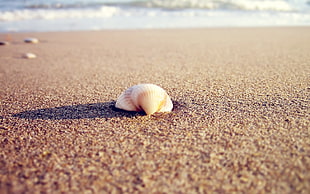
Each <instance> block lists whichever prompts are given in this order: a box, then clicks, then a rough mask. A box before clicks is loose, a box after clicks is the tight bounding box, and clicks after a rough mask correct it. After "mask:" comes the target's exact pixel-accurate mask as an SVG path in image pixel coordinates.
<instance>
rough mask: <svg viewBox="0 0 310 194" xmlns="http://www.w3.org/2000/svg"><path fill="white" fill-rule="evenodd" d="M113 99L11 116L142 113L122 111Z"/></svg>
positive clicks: (61, 117) (83, 116) (79, 116)
mask: <svg viewBox="0 0 310 194" xmlns="http://www.w3.org/2000/svg"><path fill="white" fill-rule="evenodd" d="M114 105H115V101H111V102H103V103H92V104H78V105H71V106H60V107H54V108H44V109H36V110H29V111H24V112H20V113H17V114H14V115H13V117H18V118H23V119H43V120H64V119H86V118H115V117H134V116H139V115H142V114H143V113H137V112H127V111H122V110H119V109H117V108H115V107H114Z"/></svg>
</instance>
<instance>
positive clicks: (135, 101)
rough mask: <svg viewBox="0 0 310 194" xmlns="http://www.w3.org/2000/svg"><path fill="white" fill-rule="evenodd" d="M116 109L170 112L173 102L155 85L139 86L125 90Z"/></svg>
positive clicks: (148, 112)
mask: <svg viewBox="0 0 310 194" xmlns="http://www.w3.org/2000/svg"><path fill="white" fill-rule="evenodd" d="M115 107H116V108H119V109H123V110H126V111H144V112H145V113H146V114H147V115H151V114H153V113H155V112H170V111H171V110H172V108H173V104H172V101H171V99H170V97H169V96H168V94H167V92H166V91H165V90H164V89H162V88H161V87H159V86H157V85H154V84H139V85H135V86H132V87H130V88H128V89H127V90H125V91H124V92H123V93H122V94H121V95H120V96H119V97H118V99H117V101H116V104H115Z"/></svg>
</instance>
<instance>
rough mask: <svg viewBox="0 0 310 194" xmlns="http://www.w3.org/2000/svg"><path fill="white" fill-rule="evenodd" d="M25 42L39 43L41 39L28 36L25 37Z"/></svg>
mask: <svg viewBox="0 0 310 194" xmlns="http://www.w3.org/2000/svg"><path fill="white" fill-rule="evenodd" d="M24 42H25V43H32V44H37V43H39V40H38V39H37V38H26V39H24Z"/></svg>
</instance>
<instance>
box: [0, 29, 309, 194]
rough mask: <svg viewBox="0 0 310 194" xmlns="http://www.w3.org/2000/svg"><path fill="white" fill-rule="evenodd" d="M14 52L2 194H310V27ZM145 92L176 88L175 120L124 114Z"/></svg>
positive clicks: (114, 39) (54, 36)
mask: <svg viewBox="0 0 310 194" xmlns="http://www.w3.org/2000/svg"><path fill="white" fill-rule="evenodd" d="M27 37H35V38H38V39H39V40H40V42H39V43H38V44H27V43H24V42H23V40H24V38H27ZM0 41H9V42H10V45H5V46H0V97H1V102H0V103H1V104H0V193H23V192H30V193H39V192H41V191H42V192H43V191H44V192H47V193H61V192H64V193H102V192H106V193H112V192H114V193H134V192H137V193H139V192H140V193H233V192H237V193H241V192H244V193H307V192H309V190H310V141H309V140H310V136H309V135H310V127H309V126H310V111H309V110H310V107H309V106H310V105H309V104H310V103H309V96H310V52H309V51H310V28H308V27H305V28H297V27H294V28H227V29H225V28H222V29H179V30H140V31H139V30H127V31H126V30H124V31H98V32H51V33H15V34H9V35H8V34H0ZM28 52H30V53H34V54H35V55H36V56H37V58H35V59H25V58H23V57H22V56H23V55H24V54H25V53H28ZM139 83H153V84H157V85H159V86H161V87H163V88H164V89H165V90H166V91H167V92H168V94H169V95H170V96H171V98H172V100H173V103H174V110H173V112H171V113H157V114H154V115H151V116H145V115H144V114H143V113H131V112H124V111H120V110H116V109H115V108H114V104H115V100H116V99H117V97H118V95H119V94H120V93H121V92H122V91H123V90H125V89H126V88H128V87H130V86H132V85H135V84H139Z"/></svg>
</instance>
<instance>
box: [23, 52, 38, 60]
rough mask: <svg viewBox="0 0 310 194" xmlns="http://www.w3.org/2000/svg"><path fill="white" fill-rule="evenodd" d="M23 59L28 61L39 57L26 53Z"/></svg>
mask: <svg viewBox="0 0 310 194" xmlns="http://www.w3.org/2000/svg"><path fill="white" fill-rule="evenodd" d="M23 57H24V58H26V59H34V58H37V55H35V54H33V53H25V54H24V56H23Z"/></svg>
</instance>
